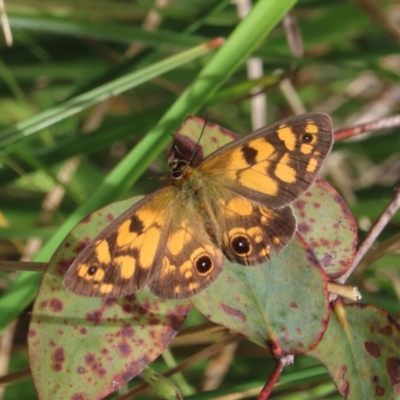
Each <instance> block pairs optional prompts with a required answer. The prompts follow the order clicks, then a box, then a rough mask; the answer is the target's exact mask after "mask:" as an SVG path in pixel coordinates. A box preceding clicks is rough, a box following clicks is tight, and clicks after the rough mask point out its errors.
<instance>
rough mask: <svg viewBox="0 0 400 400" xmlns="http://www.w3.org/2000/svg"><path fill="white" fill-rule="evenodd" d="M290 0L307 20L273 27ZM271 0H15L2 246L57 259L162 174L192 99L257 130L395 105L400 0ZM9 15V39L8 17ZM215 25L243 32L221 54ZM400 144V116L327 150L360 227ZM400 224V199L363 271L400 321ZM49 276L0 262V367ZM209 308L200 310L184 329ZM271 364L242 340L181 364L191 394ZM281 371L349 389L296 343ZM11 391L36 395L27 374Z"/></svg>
mask: <svg viewBox="0 0 400 400" xmlns="http://www.w3.org/2000/svg"><path fill="white" fill-rule="evenodd" d="M294 4H295V7H294V9H293V15H292V16H293V17H294V18H295V19H297V22H298V26H299V30H300V34H299V35H296V33H293V32H295V31H293V29H290V27H288V26H286V29H284V26H283V24H281V23H279V24H278V25H277V26H276V27H275V25H276V24H277V22H278V21H280V20H281V17H282V16H283V15H284V14H285V13H286V12H287V11H288V10H289V9H290V8H291V6H292V5H294ZM257 6H259V7H261V6H262V7H263V11H260V13H258V15H253V16H252V18H251V20H250V19H249V20H247V21H245V22H244V23H243V24H242V25H241V26H240V27H238V24H239V22H240V19H241V18H240V16H239V15H240V13H239V11H238V6H237V5H235V4H231V2H230V1H220V0H219V1H215V0H201V1H197V0H191V1H180V0H171V1H158V2H152V1H144V0H143V1H118V2H117V1H112V0H108V1H106V0H101V1H99V0H96V1H94V0H81V1H79V2H75V1H72V0H59V1H50V0H47V1H34V0H13V1H8V2H7V1H6V2H5V7H6V13H7V17H8V22H9V24H10V29H11V33H12V38H13V42H12V45H11V43H8V45H7V41H9V40H10V39H2V41H1V45H0V46H1V47H0V76H1V79H0V127H1V130H0V260H6V261H17V260H21V259H23V260H32V259H33V260H35V261H42V262H46V261H48V260H49V258H50V256H51V254H52V253H53V252H54V250H55V248H56V247H57V245H58V243H59V242H60V241H61V240H62V238H63V237H64V236H65V235H66V233H67V232H68V231H69V230H70V229H71V228H72V226H73V225H74V224H75V223H76V222H77V221H79V219H80V218H82V217H84V216H85V215H86V214H87V213H89V212H90V211H92V210H94V209H96V208H99V207H100V206H101V205H104V204H106V203H109V202H111V201H114V200H117V199H121V198H126V197H129V196H132V195H136V194H145V193H148V192H150V191H152V190H153V189H154V188H156V187H158V185H159V182H158V181H157V180H156V179H149V177H154V176H159V175H161V174H163V173H164V172H165V170H166V162H165V160H166V155H167V150H168V146H169V144H170V142H171V140H170V135H171V134H172V133H173V132H174V129H175V128H176V127H177V126H178V125H179V123H180V122H181V121H182V120H183V119H184V117H185V116H186V114H188V113H193V114H197V115H200V116H203V117H204V116H205V115H206V114H207V113H208V116H209V120H210V121H213V122H216V123H218V124H220V125H222V126H224V127H226V128H228V129H230V130H233V131H235V132H238V133H247V132H250V131H251V130H253V126H254V125H253V124H254V123H256V122H253V123H252V113H254V112H255V113H256V115H257V117H258V119H259V121H260V120H261V121H263V119H265V121H264V124H265V123H267V122H273V121H276V120H278V119H281V118H284V117H287V116H290V115H293V114H296V113H301V112H304V111H324V112H327V113H329V114H330V115H331V116H332V117H333V120H334V125H335V128H336V129H338V128H341V127H348V126H352V125H354V124H357V123H361V122H367V121H372V120H375V119H378V118H382V117H385V116H389V115H393V114H396V113H397V112H398V111H399V104H400V86H399V84H398V81H399V78H400V52H399V42H400V6H399V4H398V2H396V1H395V0H385V1H380V2H379V4H378V2H374V1H372V0H354V1H350V0H301V1H298V2H295V1H287V0H285V1H283V0H282V1H273V0H270V1H265V0H264V1H259V2H258V3H257ZM260 10H261V8H260ZM257 17H258V18H257ZM286 22H290V19H287V20H286ZM2 27H3V30H4V32H5V35H4V37H6V38H7V24H6V22H5V19H4V18H3V22H2ZM271 30H272V32H270V31H271ZM232 32H234V33H233V34H232ZM269 32H270V34H269V35H268V36H266V35H267V34H268V33H269ZM218 37H225V38H229V39H228V42H227V43H228V44H227V49H228V50H224V51H225V53H224V57H222V58H221V57H220V58H217V57H216V58H214V56H215V54H217V52H218V50H217V49H213V47H216V46H217V45H218V42H217V43H216V42H213V46H208V47H207V46H203V47H201V46H200V47H196V48H195V46H199V45H201V44H202V43H206V42H207V41H210V40H214V39H215V38H218ZM265 37H266V38H265ZM299 37H300V38H301V39H302V41H303V46H304V51H302V48H301V45H300V44H298V42H297V41H296V39H299ZM264 38H265V40H264ZM293 40H294V42H293ZM250 54H252V55H253V56H254V57H257V58H258V59H259V60H260V61H261V65H262V73H261V76H260V77H258V78H255V79H254V78H253V79H252V78H250V77H249V70H250V71H254V67H249V66H248V65H247V66H246V62H245V61H246V59H247V57H248V56H249V55H250ZM200 71H201V72H200ZM199 73H200V74H201V75H200V76H199ZM120 77H126V79H125V80H124V81H120V80H118V78H120ZM105 84H108V86H104V85H105ZM254 92H261V93H263V94H265V99H266V107H265V106H263V105H261V108H256V107H257V104H256V103H255V102H254V101H253V100H252V99H253V96H252V95H251V93H253V94H254ZM257 101H261V102H262V101H263V99H261V100H257ZM261 104H262V103H261ZM264 113H265V116H264ZM131 149H133V150H132V151H131ZM399 153H400V136H399V135H398V128H397V129H396V128H394V129H389V130H386V131H382V132H378V133H374V134H367V135H364V136H361V137H358V138H357V139H356V140H352V141H347V142H339V143H337V144H335V146H334V150H333V152H332V154H331V155H330V157H329V158H328V160H327V161H326V163H325V170H324V174H325V177H326V178H327V180H329V181H330V182H331V183H332V185H333V186H334V187H335V188H336V189H337V190H338V191H339V192H340V194H341V195H342V196H343V197H344V199H345V200H346V201H347V203H348V205H349V207H350V209H351V211H352V212H353V214H354V215H355V217H356V219H357V222H358V226H359V236H360V238H361V239H362V238H363V237H364V236H365V233H366V231H367V230H368V229H369V228H370V226H371V224H372V223H373V222H374V220H375V219H376V218H377V217H378V215H379V214H380V213H381V212H382V210H383V209H384V208H385V206H386V205H387V204H388V203H389V202H390V199H391V198H392V193H393V188H394V187H395V186H396V184H398V183H399V177H400V161H399V160H400V157H399V155H400V154H399ZM122 159H123V160H124V161H123V162H122V163H121V162H120V160H122ZM399 225H400V214H399V213H397V214H396V215H395V216H394V218H393V219H392V220H391V221H390V222H389V223H388V225H387V227H386V228H385V230H384V231H383V233H382V234H381V236H380V238H379V242H377V243H375V245H374V248H373V249H371V251H370V253H369V254H368V255H367V257H366V258H365V259H364V261H363V262H362V263H361V264H360V268H359V269H358V270H357V272H356V274H355V275H354V276H353V278H352V283H354V284H356V285H357V286H358V287H359V289H360V291H361V292H362V295H363V302H365V303H369V304H375V305H377V306H379V307H382V308H384V309H385V310H387V311H389V312H390V313H391V314H392V315H393V316H394V317H397V318H398V317H399V314H400V311H399V310H400V308H399V296H400V270H399V267H400V256H399V254H398V248H399V244H400V235H399ZM44 243H45V244H44ZM43 244H44V246H43ZM4 269H5V268H4ZM39 281H40V274H39V273H37V272H24V273H22V274H21V275H18V273H17V272H5V271H1V270H0V285H1V286H0V291H1V293H2V297H1V298H0V331H1V332H2V333H3V335H2V338H1V342H0V375H6V374H7V373H10V372H14V371H23V370H24V369H26V368H27V367H28V361H27V349H26V335H27V324H28V322H29V310H30V307H31V306H30V303H31V301H32V300H33V299H34V295H35V291H36V288H37V285H38V283H39ZM203 321H204V319H203V317H202V316H201V315H199V314H197V313H196V312H192V313H191V315H190V317H189V319H188V321H187V323H186V326H187V327H190V326H195V325H198V324H200V323H201V322H203ZM188 337H189V339H187V338H186V339H185V340H183V339H182V340H181V342H179V339H178V340H177V341H176V342H175V343H176V345H175V346H174V345H172V347H171V349H172V353H173V355H174V357H175V358H176V360H181V359H184V358H186V357H188V356H189V355H191V354H194V353H195V352H197V351H199V349H202V348H203V347H204V346H209V345H210V343H213V342H214V341H217V340H218V336H215V337H214V336H209V335H208V336H207V337H206V338H205V335H204V334H203V335H202V334H200V335H197V336H196V335H190V336H188ZM177 344H180V345H179V346H178V345H177ZM170 357H172V356H170ZM173 362H174V361H173V360H172V359H169V358H168V357H167V358H164V359H160V360H159V361H157V362H156V364H157V365H155V367H156V369H158V370H160V371H164V370H166V369H167V368H168V366H171V365H172V364H173ZM273 363H274V362H273V360H271V359H270V358H269V357H268V355H267V354H266V353H264V352H263V351H262V350H260V349H259V348H258V347H256V346H255V345H252V344H251V343H249V342H245V341H242V342H240V343H239V344H238V345H237V344H235V345H232V346H230V347H227V348H225V349H224V350H223V351H221V353H220V354H219V356H218V357H217V358H214V359H212V360H210V359H207V360H203V361H202V362H200V363H198V364H196V365H195V366H193V367H191V368H189V369H187V370H186V371H184V377H185V381H186V386H185V385H184V384H183V383H182V381H180V382H179V383H178V384H179V386H180V387H181V388H182V387H183V392H184V393H187V394H190V393H194V388H195V387H197V388H198V387H202V388H208V389H213V388H217V389H216V390H215V392H214V394H215V397H217V396H222V395H223V394H225V393H226V392H227V391H228V392H229V393H231V394H232V393H233V394H236V395H237V396H238V397H230V398H246V395H245V394H243V393H244V391H245V390H254V392H252V393H253V396H254V393H257V392H258V391H259V390H260V387H261V386H262V385H263V383H264V382H265V380H266V379H267V377H268V374H269V372H270V371H271V369H272V365H273ZM210 377H213V378H219V380H222V384H221V385H220V383H219V380H218V379H216V382H214V381H213V380H212V379H211V378H210ZM281 381H282V385H281V386H279V387H276V389H275V391H274V393H275V396H276V397H275V398H285V399H302V398H313V399H320V398H321V399H323V398H324V399H328V398H329V399H336V398H340V396H339V395H338V394H337V392H336V390H335V387H334V385H333V383H332V382H331V381H330V379H329V376H328V375H327V374H326V373H325V371H324V368H323V367H322V366H320V365H318V364H317V363H316V362H315V361H313V360H312V359H309V358H307V357H299V358H297V359H296V365H295V366H294V367H290V368H288V369H287V370H285V372H284V374H283V376H282V379H281ZM138 382H139V380H138V379H135V380H134V381H133V382H132V384H137V383H138ZM0 390H1V389H0ZM0 396H3V398H4V399H7V400H11V399H35V398H36V394H35V391H34V388H33V384H32V381H31V380H24V381H17V382H16V383H14V384H12V385H11V386H9V387H7V389H6V390H5V391H3V392H0ZM144 396H145V395H144ZM239 396H242V397H239ZM306 396H308V397H306ZM150 398H152V395H150ZM187 398H189V396H188V397H187ZM192 398H193V399H194V398H196V399H197V398H199V399H200V397H195V396H193V397H192ZM206 398H210V397H206ZM227 398H228V397H227Z"/></svg>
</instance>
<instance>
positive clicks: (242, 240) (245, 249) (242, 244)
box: [230, 234, 252, 257]
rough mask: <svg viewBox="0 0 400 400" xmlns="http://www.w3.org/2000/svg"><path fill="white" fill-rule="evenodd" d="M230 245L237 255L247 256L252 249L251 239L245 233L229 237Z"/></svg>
mask: <svg viewBox="0 0 400 400" xmlns="http://www.w3.org/2000/svg"><path fill="white" fill-rule="evenodd" d="M230 246H231V248H232V250H233V251H234V252H235V254H237V255H238V256H239V257H242V256H247V255H249V254H250V253H251V251H252V246H251V240H250V239H249V238H248V237H247V236H245V235H240V234H239V235H234V236H233V237H231V238H230Z"/></svg>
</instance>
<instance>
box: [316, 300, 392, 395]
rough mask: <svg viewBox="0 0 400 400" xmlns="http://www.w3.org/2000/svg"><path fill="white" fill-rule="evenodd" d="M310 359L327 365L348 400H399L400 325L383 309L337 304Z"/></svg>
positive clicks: (339, 301)
mask: <svg viewBox="0 0 400 400" xmlns="http://www.w3.org/2000/svg"><path fill="white" fill-rule="evenodd" d="M309 355H310V356H312V357H315V358H316V359H318V360H319V361H320V362H321V363H323V364H324V365H325V367H326V368H327V370H328V371H329V373H330V375H331V377H332V379H333V381H334V382H335V384H336V386H337V388H338V390H339V392H340V394H341V395H342V396H343V397H344V398H346V399H348V400H359V399H363V400H376V399H381V400H389V399H399V398H400V325H399V323H398V322H396V321H395V320H394V318H393V317H392V316H391V315H389V314H388V313H387V312H386V311H384V310H382V309H379V308H377V307H375V306H371V305H363V304H350V305H345V304H343V302H342V301H341V300H338V301H336V302H335V303H334V304H333V312H332V313H331V319H330V321H329V325H328V329H327V330H326V332H325V335H324V337H323V338H322V340H321V341H320V342H319V344H318V345H317V346H316V347H315V348H314V349H313V350H311V352H310V353H309Z"/></svg>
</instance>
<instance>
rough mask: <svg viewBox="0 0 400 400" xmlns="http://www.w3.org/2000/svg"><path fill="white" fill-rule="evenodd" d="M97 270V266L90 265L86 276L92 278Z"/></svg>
mask: <svg viewBox="0 0 400 400" xmlns="http://www.w3.org/2000/svg"><path fill="white" fill-rule="evenodd" d="M98 269H99V267H98V266H97V265H92V266H91V267H90V268H89V269H88V272H87V273H88V275H90V276H93V275H94V274H95V273H96V272H97V270H98Z"/></svg>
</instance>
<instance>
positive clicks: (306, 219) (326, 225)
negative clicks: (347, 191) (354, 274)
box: [293, 178, 357, 280]
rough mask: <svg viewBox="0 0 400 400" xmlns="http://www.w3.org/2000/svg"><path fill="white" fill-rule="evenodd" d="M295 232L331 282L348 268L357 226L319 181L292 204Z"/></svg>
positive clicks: (343, 205)
mask: <svg viewBox="0 0 400 400" xmlns="http://www.w3.org/2000/svg"><path fill="white" fill-rule="evenodd" d="M293 209H294V211H295V214H296V216H297V221H298V223H297V230H298V232H299V233H300V234H301V235H302V237H303V238H304V240H305V241H306V242H307V244H308V245H309V246H310V247H311V248H312V250H313V252H314V253H315V255H316V256H317V258H318V260H319V262H320V263H321V265H322V267H323V268H324V270H325V272H326V273H327V274H328V276H329V278H330V280H333V279H335V278H337V277H338V276H341V275H342V274H343V273H345V272H346V271H347V269H348V268H349V267H350V266H351V264H352V261H353V258H354V255H355V253H356V245H357V224H356V221H355V219H354V217H353V215H352V214H351V212H350V210H349V209H348V207H347V205H346V203H345V202H344V200H343V199H342V198H341V197H340V195H339V194H338V193H337V192H336V190H335V189H334V188H333V187H332V186H331V185H329V184H328V183H327V182H325V181H324V180H322V179H321V178H317V180H316V181H315V183H314V185H313V186H312V187H311V188H310V189H309V190H308V191H307V192H305V193H304V194H303V195H302V196H301V197H300V198H299V199H298V200H297V201H295V202H294V203H293Z"/></svg>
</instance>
